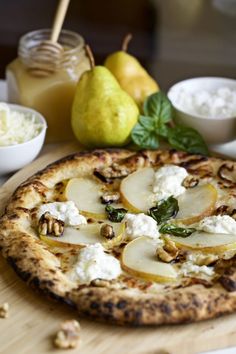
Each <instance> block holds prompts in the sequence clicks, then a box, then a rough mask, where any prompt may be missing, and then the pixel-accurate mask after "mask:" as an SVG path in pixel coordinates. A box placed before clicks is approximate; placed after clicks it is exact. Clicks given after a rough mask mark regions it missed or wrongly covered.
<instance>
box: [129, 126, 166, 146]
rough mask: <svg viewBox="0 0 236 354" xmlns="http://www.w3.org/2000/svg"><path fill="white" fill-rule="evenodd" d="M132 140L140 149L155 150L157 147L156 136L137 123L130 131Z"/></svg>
mask: <svg viewBox="0 0 236 354" xmlns="http://www.w3.org/2000/svg"><path fill="white" fill-rule="evenodd" d="M131 139H132V141H133V142H134V143H135V144H136V145H138V146H139V147H140V148H142V149H151V150H155V149H157V148H158V147H159V140H158V136H157V134H156V133H155V132H150V131H149V130H147V129H146V128H145V127H143V126H142V125H141V124H140V123H137V124H136V125H135V126H134V128H133V130H132V132H131Z"/></svg>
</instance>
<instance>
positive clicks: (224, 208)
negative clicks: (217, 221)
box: [215, 205, 236, 220]
mask: <svg viewBox="0 0 236 354" xmlns="http://www.w3.org/2000/svg"><path fill="white" fill-rule="evenodd" d="M215 214H216V215H229V216H231V218H233V219H235V220H236V209H232V208H231V207H230V206H228V205H220V206H219V207H218V208H217V209H216V211H215Z"/></svg>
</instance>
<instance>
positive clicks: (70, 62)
mask: <svg viewBox="0 0 236 354" xmlns="http://www.w3.org/2000/svg"><path fill="white" fill-rule="evenodd" d="M50 34H51V31H50V30H47V29H42V30H37V31H33V32H30V33H27V34H26V35H24V36H23V37H21V39H20V41H19V47H18V58H17V59H15V60H13V61H12V62H11V63H10V64H9V65H8V66H7V69H6V78H7V86H8V100H9V102H11V103H17V104H21V105H24V106H27V107H31V108H33V109H35V110H37V111H38V112H40V113H41V114H42V115H43V116H44V117H45V118H46V120H47V123H48V131H47V142H60V141H69V140H72V139H74V136H73V133H72V129H71V123H70V116H71V105H72V102H73V97H74V93H75V88H76V83H77V81H78V79H79V78H80V76H81V75H82V73H83V72H84V71H86V70H88V69H89V68H90V65H89V60H88V58H87V56H86V54H85V51H84V39H83V38H82V37H81V36H80V35H79V34H77V33H75V32H71V31H67V30H62V31H61V34H60V37H59V40H58V42H59V44H60V45H61V46H62V48H63V51H62V54H61V56H60V58H59V60H58V61H57V66H56V69H55V70H52V71H50V70H48V72H46V73H45V75H38V74H37V72H35V71H34V70H32V63H33V61H34V56H32V53H33V52H34V51H33V50H32V49H34V48H36V47H38V46H39V45H40V43H42V42H44V41H46V40H48V39H49V38H50Z"/></svg>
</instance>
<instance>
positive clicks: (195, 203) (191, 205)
mask: <svg viewBox="0 0 236 354" xmlns="http://www.w3.org/2000/svg"><path fill="white" fill-rule="evenodd" d="M177 199H178V204H179V212H178V214H177V216H176V218H175V220H177V221H179V222H182V223H184V224H186V225H190V224H193V223H195V222H198V221H199V220H201V219H202V218H203V217H205V216H208V215H211V214H212V212H213V210H214V207H215V203H216V200H217V190H216V188H215V187H214V186H213V185H211V184H204V185H202V186H197V187H194V188H190V189H187V190H186V192H185V193H183V194H181V195H180V196H179V197H178V198H177Z"/></svg>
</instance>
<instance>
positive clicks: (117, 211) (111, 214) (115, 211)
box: [105, 205, 127, 222]
mask: <svg viewBox="0 0 236 354" xmlns="http://www.w3.org/2000/svg"><path fill="white" fill-rule="evenodd" d="M105 210H106V212H107V216H108V219H109V220H110V221H113V222H121V221H122V220H123V219H124V217H125V214H126V213H127V210H126V209H124V208H113V207H112V206H111V205H107V206H106V208H105Z"/></svg>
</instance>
